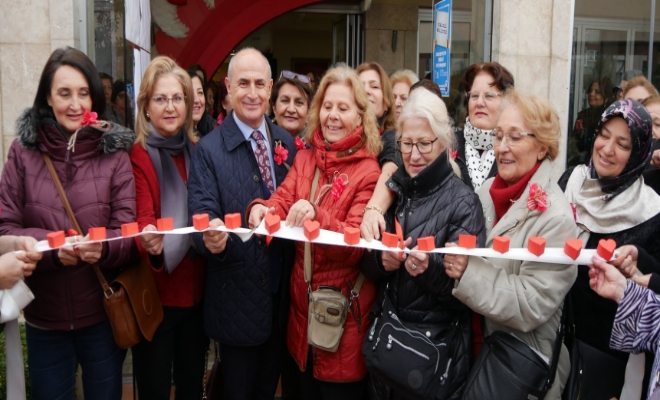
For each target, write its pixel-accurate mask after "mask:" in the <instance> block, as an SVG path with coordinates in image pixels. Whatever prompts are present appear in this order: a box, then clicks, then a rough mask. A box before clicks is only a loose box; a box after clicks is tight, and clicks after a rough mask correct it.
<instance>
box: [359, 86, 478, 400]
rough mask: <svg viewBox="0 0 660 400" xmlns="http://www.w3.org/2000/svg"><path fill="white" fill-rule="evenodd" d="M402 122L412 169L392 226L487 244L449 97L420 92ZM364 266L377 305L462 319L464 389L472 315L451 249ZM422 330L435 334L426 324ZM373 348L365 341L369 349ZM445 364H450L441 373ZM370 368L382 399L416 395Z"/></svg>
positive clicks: (426, 320) (435, 323) (407, 169)
mask: <svg viewBox="0 0 660 400" xmlns="http://www.w3.org/2000/svg"><path fill="white" fill-rule="evenodd" d="M397 125H398V126H397V144H398V146H397V148H398V149H399V150H400V151H401V157H402V159H403V166H404V168H399V170H398V171H397V172H396V173H395V174H394V175H393V176H392V179H390V180H389V181H388V183H387V185H388V187H389V188H390V190H392V191H394V192H395V193H396V194H397V203H396V204H395V205H394V206H392V207H391V208H390V209H389V210H388V212H387V214H386V215H385V219H386V221H387V225H388V231H390V232H393V231H395V229H394V226H395V224H396V222H395V221H398V223H399V224H400V225H401V228H402V233H403V237H405V238H406V241H405V245H406V246H407V247H409V248H413V247H414V246H415V245H416V243H417V239H418V238H422V237H427V236H433V237H435V247H443V246H444V245H445V243H446V242H456V241H457V240H458V235H459V234H471V235H476V236H477V246H481V245H483V243H484V241H485V237H486V231H485V227H484V217H483V212H482V208H481V203H480V202H479V198H478V197H477V195H476V194H475V193H474V192H473V191H472V190H471V189H470V188H469V187H468V186H467V185H466V184H465V183H463V182H462V181H461V179H460V178H459V177H458V176H457V175H456V174H455V172H454V169H455V168H456V166H455V165H454V164H453V162H452V161H450V157H449V155H448V148H451V145H452V143H453V142H454V137H453V132H452V129H451V124H450V122H449V117H448V115H447V110H446V108H445V105H444V103H443V102H442V100H441V99H440V98H438V97H437V96H436V95H435V94H433V93H431V92H429V91H428V90H425V89H420V90H417V91H415V92H413V94H412V95H411V96H410V98H409V99H408V102H407V103H406V105H405V106H404V108H403V111H402V112H401V115H400V117H399V121H398V122H397ZM363 272H364V273H365V275H367V277H369V278H371V279H374V280H375V281H377V282H379V283H380V284H381V294H380V299H379V300H377V301H376V304H383V298H384V297H386V298H387V299H388V300H389V301H390V302H391V304H392V307H393V308H394V310H395V312H396V313H397V315H398V317H399V319H400V320H401V321H402V323H403V324H404V325H406V326H407V327H409V328H413V329H414V327H416V326H417V327H420V326H427V327H440V326H449V325H450V324H452V323H453V322H455V321H458V322H459V323H460V324H461V327H463V329H462V330H461V331H462V335H463V340H462V343H463V346H462V347H463V348H462V349H461V355H460V358H461V361H459V360H454V361H453V365H458V368H457V369H456V370H453V371H454V372H455V376H454V377H452V378H450V382H451V383H452V384H455V386H454V387H455V388H458V387H459V386H460V383H461V380H462V379H464V378H466V377H467V368H468V361H467V360H468V358H469V348H468V347H469V344H468V343H469V340H468V337H469V331H470V329H469V318H470V317H469V312H468V309H467V307H465V306H464V305H462V304H461V303H460V302H459V301H458V300H456V299H454V298H453V296H452V294H451V291H452V288H453V287H454V282H453V280H452V279H451V278H449V277H448V276H447V274H446V273H445V270H444V267H443V256H442V255H441V254H437V253H421V252H412V253H410V254H408V255H407V256H406V255H405V254H404V253H395V252H373V253H372V255H370V256H367V258H365V262H364V263H363ZM376 311H378V312H379V311H380V310H376ZM422 332H423V333H424V334H426V336H429V334H428V333H426V331H424V330H422ZM367 340H369V338H367ZM369 349H370V347H369V346H366V345H365V347H364V348H363V351H367V352H368V351H370V350H369ZM450 351H451V350H450ZM368 359H369V357H368V354H367V360H368ZM393 367H394V368H396V366H393ZM452 368H453V366H452ZM445 369H447V368H446V367H445V365H443V366H442V367H441V368H440V370H441V371H439V372H438V373H439V374H441V373H443V372H444V371H445ZM370 372H371V377H372V385H371V388H372V389H373V392H374V393H373V394H375V397H376V398H379V399H398V398H410V396H411V391H409V390H406V389H407V388H405V387H400V386H397V385H396V384H395V383H393V382H392V380H390V379H389V377H387V376H383V374H382V373H379V372H378V371H375V370H370ZM457 377H458V378H457ZM459 391H460V389H455V390H454V391H453V392H451V391H450V393H448V394H447V395H442V396H438V395H437V394H426V395H417V398H420V399H423V398H434V399H435V398H459V397H460V393H459Z"/></svg>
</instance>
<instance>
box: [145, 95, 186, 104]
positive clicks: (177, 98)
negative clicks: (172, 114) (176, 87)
mask: <svg viewBox="0 0 660 400" xmlns="http://www.w3.org/2000/svg"><path fill="white" fill-rule="evenodd" d="M185 100H186V98H185V96H183V95H180V94H175V95H174V96H172V97H167V96H156V97H152V98H151V101H153V102H154V104H155V105H157V106H158V107H167V105H168V104H169V103H170V101H171V102H172V104H173V105H175V106H180V105H181V104H183V102H184V101H185Z"/></svg>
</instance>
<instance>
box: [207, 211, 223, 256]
mask: <svg viewBox="0 0 660 400" xmlns="http://www.w3.org/2000/svg"><path fill="white" fill-rule="evenodd" d="M224 225H225V223H224V222H222V220H221V219H220V218H213V219H212V220H211V221H210V222H209V228H216V227H218V226H224ZM228 238H229V234H228V233H227V232H222V231H215V230H208V231H205V232H204V233H203V234H202V239H203V240H204V245H205V246H206V248H207V249H208V251H210V252H211V253H212V254H220V253H222V252H223V251H225V248H226V247H227V239H228Z"/></svg>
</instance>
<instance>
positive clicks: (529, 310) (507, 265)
mask: <svg viewBox="0 0 660 400" xmlns="http://www.w3.org/2000/svg"><path fill="white" fill-rule="evenodd" d="M551 172H552V164H551V162H550V161H548V160H546V161H544V162H543V164H542V165H541V167H540V168H539V169H538V171H536V173H535V174H534V176H532V179H531V180H530V182H529V183H528V185H527V187H526V188H525V191H524V192H523V194H522V196H521V197H520V200H518V201H516V202H515V203H513V204H512V205H511V208H509V210H508V211H507V212H506V214H504V216H503V217H502V218H501V219H500V220H499V221H498V222H497V224H495V225H493V223H494V221H495V207H494V206H493V201H492V199H491V197H490V193H489V189H490V187H491V185H492V183H493V179H489V180H488V181H486V182H485V183H484V185H483V186H482V187H481V189H480V190H479V199H480V200H481V204H482V206H483V209H484V215H485V217H486V229H487V231H488V237H487V239H486V246H491V245H492V243H493V238H494V237H495V236H507V237H509V238H510V240H511V248H514V247H527V239H528V238H529V237H531V236H542V237H544V238H545V240H546V246H547V247H563V246H564V241H565V240H566V239H571V238H575V237H577V227H576V225H575V221H574V219H573V214H572V211H571V208H570V206H569V204H568V201H567V200H566V198H565V197H564V194H563V193H562V191H561V189H560V188H559V186H557V184H556V183H555V182H554V180H552V176H551ZM532 183H536V184H537V185H539V186H540V187H541V188H542V189H543V190H544V191H545V192H546V193H547V194H548V208H547V209H546V210H545V211H544V212H539V211H530V210H528V208H527V199H528V197H529V187H530V185H531V184H532ZM576 276H577V268H576V266H575V265H560V264H546V263H540V262H531V261H524V262H521V261H515V260H507V259H484V258H481V257H470V258H469V262H468V266H467V268H466V269H465V273H464V274H463V277H462V278H461V279H460V280H459V281H458V282H457V284H456V287H455V288H454V291H453V294H454V296H456V298H458V299H459V300H461V301H462V302H463V303H465V304H466V305H467V306H469V307H470V308H471V309H472V310H474V311H475V312H477V313H479V314H481V315H483V316H484V317H485V318H486V334H490V333H491V332H493V331H496V330H500V331H506V332H510V333H513V334H514V335H515V336H516V337H518V338H519V339H520V340H522V341H523V342H525V343H527V344H528V345H529V346H530V347H532V348H533V349H536V350H538V351H540V352H541V353H542V354H544V355H545V356H546V357H547V358H548V360H549V359H550V358H551V356H552V347H553V344H554V341H555V337H556V331H557V327H558V326H559V323H560V321H561V307H562V303H563V301H564V297H565V296H566V294H567V293H568V291H569V289H570V288H571V286H572V285H573V282H574V281H575V278H576ZM569 369H570V360H569V355H568V351H567V350H566V348H565V347H564V346H562V349H561V355H560V358H559V365H558V367H557V375H556V376H555V381H554V384H553V385H552V388H551V389H550V391H549V392H548V394H547V395H546V399H559V398H560V397H561V391H562V389H563V387H564V385H565V383H566V380H567V378H568V373H569Z"/></svg>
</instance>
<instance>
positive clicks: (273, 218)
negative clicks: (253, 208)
mask: <svg viewBox="0 0 660 400" xmlns="http://www.w3.org/2000/svg"><path fill="white" fill-rule="evenodd" d="M265 219H266V230H267V231H268V233H271V234H272V233H275V232H277V231H278V230H279V229H280V222H281V221H280V216H279V215H277V214H271V213H267V214H266V217H265Z"/></svg>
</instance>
